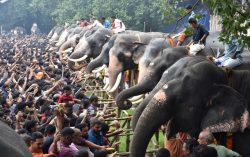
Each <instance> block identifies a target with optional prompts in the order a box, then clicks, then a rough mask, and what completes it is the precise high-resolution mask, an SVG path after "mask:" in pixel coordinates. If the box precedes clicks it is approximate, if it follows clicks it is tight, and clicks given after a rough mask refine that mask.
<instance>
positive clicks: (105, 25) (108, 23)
mask: <svg viewBox="0 0 250 157" xmlns="http://www.w3.org/2000/svg"><path fill="white" fill-rule="evenodd" d="M103 26H104V28H109V27H111V23H110V22H109V21H108V20H105V21H104V23H103Z"/></svg>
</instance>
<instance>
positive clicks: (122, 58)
mask: <svg viewBox="0 0 250 157" xmlns="http://www.w3.org/2000/svg"><path fill="white" fill-rule="evenodd" d="M162 36H163V35H162V34H161V33H139V34H122V35H120V36H118V37H117V39H116V41H115V43H114V46H113V47H112V48H111V50H110V52H109V92H110V93H114V92H115V91H116V90H117V87H118V85H119V82H120V81H121V75H122V72H123V71H125V70H128V69H133V68H135V67H137V64H138V63H139V60H140V58H141V57H142V55H143V53H144V51H145V49H146V46H147V44H148V43H149V42H150V40H151V39H153V38H157V37H162ZM118 76H119V77H118ZM117 78H119V79H117Z"/></svg>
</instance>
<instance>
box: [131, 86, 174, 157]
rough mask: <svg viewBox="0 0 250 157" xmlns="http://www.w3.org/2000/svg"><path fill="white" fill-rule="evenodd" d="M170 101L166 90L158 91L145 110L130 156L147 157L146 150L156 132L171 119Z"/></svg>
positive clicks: (134, 136) (139, 122)
mask: <svg viewBox="0 0 250 157" xmlns="http://www.w3.org/2000/svg"><path fill="white" fill-rule="evenodd" d="M169 106H170V103H169V101H168V99H167V95H166V94H165V92H164V91H162V90H160V91H158V92H157V93H156V94H155V95H154V97H153V99H152V100H151V101H150V103H149V105H148V106H147V108H146V109H145V110H144V111H143V113H142V115H141V117H140V119H139V121H138V123H137V125H136V128H135V130H134V135H133V140H132V143H131V147H130V152H131V154H130V157H145V152H146V149H147V146H148V143H149V141H150V139H151V138H152V136H153V134H154V132H155V131H156V130H157V129H158V128H159V127H160V126H161V125H162V124H164V123H166V122H167V121H169V120H170V117H171V114H170V113H171V110H170V108H169Z"/></svg>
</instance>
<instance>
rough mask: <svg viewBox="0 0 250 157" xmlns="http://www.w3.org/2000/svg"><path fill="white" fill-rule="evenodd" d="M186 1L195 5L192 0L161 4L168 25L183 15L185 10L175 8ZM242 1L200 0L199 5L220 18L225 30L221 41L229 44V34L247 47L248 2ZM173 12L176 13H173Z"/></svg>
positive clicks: (167, 1) (249, 25)
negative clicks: (203, 5) (204, 5)
mask: <svg viewBox="0 0 250 157" xmlns="http://www.w3.org/2000/svg"><path fill="white" fill-rule="evenodd" d="M187 1H188V2H189V3H190V4H195V1H193V0H186V1H184V0H165V2H164V3H162V4H163V5H162V10H163V15H164V16H165V17H167V18H166V19H168V21H169V23H173V22H176V21H177V19H179V18H181V17H182V16H183V15H185V9H184V10H183V8H182V9H179V7H177V6H178V5H180V4H183V3H186V2H187ZM196 1H197V0H196ZM242 1H243V0H203V1H201V0H200V2H199V3H205V4H207V5H208V6H209V8H210V9H211V10H212V12H213V13H214V14H217V15H219V16H220V17H221V21H220V23H221V24H222V25H223V28H224V29H225V30H226V32H224V33H221V35H220V39H221V40H222V41H224V42H230V35H229V34H233V35H234V36H235V37H237V38H238V39H240V42H243V43H245V44H246V45H247V46H248V47H249V46H250V37H249V36H247V30H249V29H250V18H249V17H250V9H249V3H250V2H247V1H246V0H245V2H246V3H245V4H242ZM175 10H176V12H174V11H175ZM174 13H175V14H174ZM187 16H189V15H187ZM201 17H202V15H199V14H198V15H196V18H197V19H199V18H201Z"/></svg>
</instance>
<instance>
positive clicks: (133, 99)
mask: <svg viewBox="0 0 250 157" xmlns="http://www.w3.org/2000/svg"><path fill="white" fill-rule="evenodd" d="M143 97H144V94H141V95H137V96H134V97H132V98H130V99H128V100H129V101H131V102H135V101H137V100H139V99H142V98H143Z"/></svg>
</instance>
